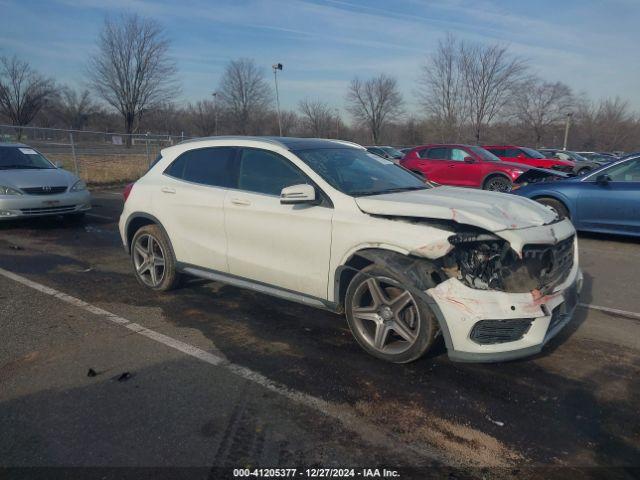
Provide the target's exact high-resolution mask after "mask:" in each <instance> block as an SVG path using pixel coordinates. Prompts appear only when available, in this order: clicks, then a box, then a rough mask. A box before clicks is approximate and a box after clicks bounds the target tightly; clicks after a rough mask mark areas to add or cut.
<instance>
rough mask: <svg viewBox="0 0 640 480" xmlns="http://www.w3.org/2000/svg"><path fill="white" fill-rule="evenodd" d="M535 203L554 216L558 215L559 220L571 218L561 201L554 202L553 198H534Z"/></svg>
mask: <svg viewBox="0 0 640 480" xmlns="http://www.w3.org/2000/svg"><path fill="white" fill-rule="evenodd" d="M536 202H538V203H541V204H542V205H546V206H547V207H549V208H550V209H551V210H553V211H554V212H555V213H556V214H558V217H559V218H560V219H561V220H562V219H563V218H571V215H570V214H569V210H568V209H567V207H565V206H564V204H563V203H562V202H561V201H559V200H556V199H555V198H547V197H543V198H536Z"/></svg>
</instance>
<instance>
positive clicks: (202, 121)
mask: <svg viewBox="0 0 640 480" xmlns="http://www.w3.org/2000/svg"><path fill="white" fill-rule="evenodd" d="M216 108H217V106H216V105H215V103H214V102H213V101H211V100H200V101H198V102H196V103H195V104H194V105H191V104H189V106H188V107H187V113H188V115H189V117H190V120H191V124H192V125H193V127H194V128H195V130H196V132H197V134H198V135H200V136H207V135H211V134H212V133H214V132H215V130H216Z"/></svg>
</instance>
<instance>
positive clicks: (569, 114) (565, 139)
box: [562, 112, 573, 150]
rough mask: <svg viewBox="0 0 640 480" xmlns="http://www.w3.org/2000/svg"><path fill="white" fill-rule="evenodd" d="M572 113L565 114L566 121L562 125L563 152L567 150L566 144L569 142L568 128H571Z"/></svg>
mask: <svg viewBox="0 0 640 480" xmlns="http://www.w3.org/2000/svg"><path fill="white" fill-rule="evenodd" d="M572 115H573V113H571V112H569V113H567V120H566V123H565V124H564V145H563V146H562V149H563V150H566V149H567V143H568V142H569V127H570V126H571V117H572Z"/></svg>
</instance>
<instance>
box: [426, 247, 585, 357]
mask: <svg viewBox="0 0 640 480" xmlns="http://www.w3.org/2000/svg"><path fill="white" fill-rule="evenodd" d="M576 248H577V246H576ZM582 281H583V277H582V272H581V271H580V269H579V267H578V262H577V256H576V262H575V263H574V265H573V268H572V269H571V272H570V273H569V275H568V277H567V278H566V280H565V281H564V282H562V284H560V285H558V286H556V288H555V289H554V290H553V291H552V292H551V293H549V294H548V295H544V296H541V297H539V298H536V297H535V296H534V295H533V294H532V293H507V292H499V291H490V290H476V289H473V288H470V287H467V286H466V285H464V284H463V283H461V282H460V281H458V280H457V279H455V278H451V279H449V280H447V281H445V282H443V283H441V284H439V285H438V286H436V287H434V288H431V289H429V290H427V292H426V293H427V295H429V297H430V300H432V302H431V306H432V308H433V310H434V312H435V314H436V316H437V317H438V321H439V323H440V328H441V331H442V335H443V337H444V339H445V343H446V346H447V350H448V354H449V358H450V359H451V360H454V361H462V362H500V361H506V360H513V359H516V358H522V357H526V356H529V355H534V354H536V353H538V352H540V351H541V350H542V347H544V345H545V344H546V343H547V342H548V341H549V340H550V339H551V338H553V337H554V336H555V335H557V334H558V332H559V331H560V330H562V328H564V327H565V326H566V325H567V324H568V323H569V322H570V321H571V319H572V317H573V313H574V311H575V308H576V306H577V303H578V296H579V294H580V290H581V289H582ZM511 319H530V320H531V324H530V327H529V328H528V329H527V331H526V332H525V333H524V334H523V335H522V336H521V338H519V339H517V340H514V341H507V342H504V343H490V344H481V343H478V341H477V340H474V339H472V330H473V327H474V326H475V325H476V324H477V323H478V322H480V321H482V320H498V321H499V320H511Z"/></svg>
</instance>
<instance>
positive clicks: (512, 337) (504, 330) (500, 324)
mask: <svg viewBox="0 0 640 480" xmlns="http://www.w3.org/2000/svg"><path fill="white" fill-rule="evenodd" d="M533 320H534V319H533V318H515V319H508V320H481V321H479V322H478V323H476V324H475V325H474V326H473V328H472V329H471V340H473V341H474V342H476V343H479V344H481V345H490V344H493V343H506V342H515V341H516V340H520V339H521V338H522V337H523V336H524V334H525V333H527V332H528V331H529V328H531V322H533Z"/></svg>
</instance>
